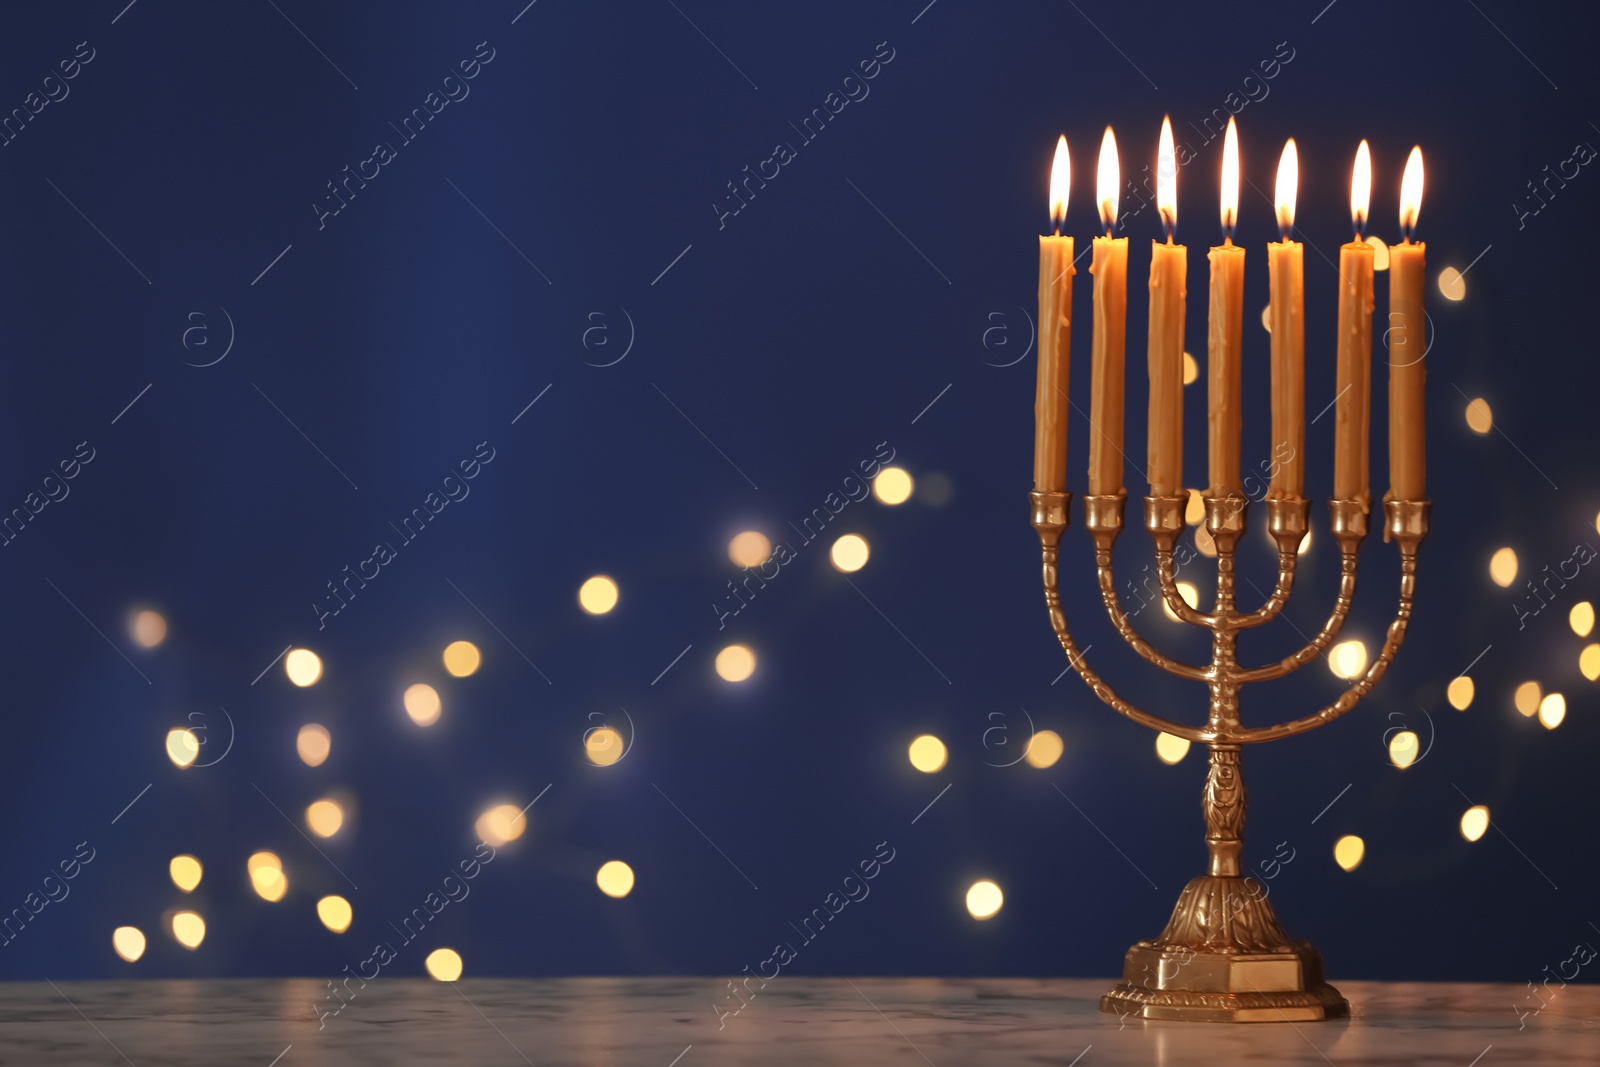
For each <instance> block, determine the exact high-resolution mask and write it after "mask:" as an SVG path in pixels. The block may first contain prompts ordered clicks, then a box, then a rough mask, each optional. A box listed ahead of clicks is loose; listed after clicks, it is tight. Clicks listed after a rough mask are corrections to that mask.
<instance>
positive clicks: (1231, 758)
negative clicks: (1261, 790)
mask: <svg viewBox="0 0 1600 1067" xmlns="http://www.w3.org/2000/svg"><path fill="white" fill-rule="evenodd" d="M1210 749H1211V766H1210V768H1209V769H1208V770H1207V771H1206V788H1205V794H1204V797H1203V801H1202V804H1203V807H1204V808H1205V815H1206V849H1207V850H1208V851H1209V852H1210V853H1211V864H1210V870H1209V871H1208V872H1207V873H1209V874H1210V875H1211V877H1213V878H1239V877H1242V872H1243V867H1242V866H1241V864H1240V862H1239V857H1240V854H1241V853H1243V852H1244V814H1245V807H1246V796H1245V789H1244V779H1243V778H1242V777H1240V774H1239V746H1238V745H1226V744H1218V743H1216V742H1212V743H1211V746H1210Z"/></svg>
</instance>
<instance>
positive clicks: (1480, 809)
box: [1461, 804, 1489, 841]
mask: <svg viewBox="0 0 1600 1067" xmlns="http://www.w3.org/2000/svg"><path fill="white" fill-rule="evenodd" d="M1488 829H1489V809H1488V808H1486V807H1485V806H1483V805H1482V804H1474V805H1472V807H1470V808H1468V809H1467V810H1466V811H1464V812H1462V813H1461V836H1462V837H1464V838H1466V839H1467V840H1468V841H1476V840H1477V839H1478V838H1480V837H1482V836H1483V835H1484V832H1485V831H1487V830H1488Z"/></svg>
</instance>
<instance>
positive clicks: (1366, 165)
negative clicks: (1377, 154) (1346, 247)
mask: <svg viewBox="0 0 1600 1067" xmlns="http://www.w3.org/2000/svg"><path fill="white" fill-rule="evenodd" d="M1371 201H1372V149H1370V148H1368V147H1367V142H1366V139H1365V138H1363V139H1362V141H1361V146H1360V147H1359V148H1357V149H1356V168H1355V170H1353V171H1351V172H1350V218H1351V220H1352V221H1354V222H1355V224H1356V236H1357V237H1360V236H1361V234H1362V232H1363V231H1365V230H1366V228H1367V207H1368V205H1369V204H1370V203H1371Z"/></svg>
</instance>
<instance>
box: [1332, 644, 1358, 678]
mask: <svg viewBox="0 0 1600 1067" xmlns="http://www.w3.org/2000/svg"><path fill="white" fill-rule="evenodd" d="M1328 669H1329V670H1331V671H1332V672H1333V673H1334V676H1335V677H1337V678H1343V679H1345V680H1347V681H1348V680H1350V679H1354V678H1359V677H1361V672H1363V671H1365V670H1366V669H1367V646H1366V645H1365V644H1363V643H1362V642H1360V641H1357V640H1355V639H1351V640H1349V641H1340V642H1339V643H1338V644H1337V645H1334V646H1333V647H1332V648H1330V649H1329V650H1328Z"/></svg>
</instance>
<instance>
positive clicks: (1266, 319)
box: [1261, 304, 1272, 333]
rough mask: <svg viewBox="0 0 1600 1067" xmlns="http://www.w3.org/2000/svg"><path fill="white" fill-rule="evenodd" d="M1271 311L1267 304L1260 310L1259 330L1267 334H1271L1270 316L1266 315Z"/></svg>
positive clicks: (1269, 305)
mask: <svg viewBox="0 0 1600 1067" xmlns="http://www.w3.org/2000/svg"><path fill="white" fill-rule="evenodd" d="M1271 310H1272V305H1271V304H1268V305H1267V306H1266V307H1264V308H1262V309H1261V328H1262V329H1263V330H1266V331H1267V332H1268V333H1271V332H1272V316H1271V315H1270V314H1268V313H1269V312H1270V311H1271Z"/></svg>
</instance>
